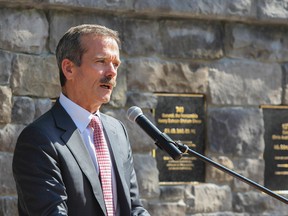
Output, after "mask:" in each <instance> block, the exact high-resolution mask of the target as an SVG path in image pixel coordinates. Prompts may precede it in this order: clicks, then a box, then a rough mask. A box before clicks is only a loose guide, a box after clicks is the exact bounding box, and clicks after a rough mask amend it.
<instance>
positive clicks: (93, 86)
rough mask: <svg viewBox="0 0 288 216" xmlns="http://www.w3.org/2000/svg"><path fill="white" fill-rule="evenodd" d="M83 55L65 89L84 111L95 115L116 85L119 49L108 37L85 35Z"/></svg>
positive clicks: (82, 40)
mask: <svg viewBox="0 0 288 216" xmlns="http://www.w3.org/2000/svg"><path fill="white" fill-rule="evenodd" d="M81 43H82V46H83V47H85V48H86V52H85V53H84V54H83V56H82V59H81V65H80V66H79V67H78V66H76V65H74V66H73V73H74V75H73V76H72V79H70V82H69V81H68V80H67V81H68V82H69V84H68V83H67V84H68V85H70V87H69V88H67V90H68V92H67V96H68V97H69V98H70V99H71V100H72V101H74V102H75V103H77V104H78V105H80V106H81V107H83V108H84V109H86V110H88V111H89V112H95V111H96V110H98V109H99V108H100V106H101V105H102V104H103V103H107V102H109V100H110V96H111V93H112V90H113V88H114V86H115V85H116V76H117V69H118V67H119V65H120V59H119V47H118V44H117V42H116V41H115V40H114V39H113V38H110V37H101V36H95V35H92V34H91V35H86V36H83V37H82V38H81Z"/></svg>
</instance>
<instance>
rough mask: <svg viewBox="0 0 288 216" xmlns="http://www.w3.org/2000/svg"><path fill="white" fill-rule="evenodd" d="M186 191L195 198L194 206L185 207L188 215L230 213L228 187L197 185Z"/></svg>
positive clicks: (229, 190)
mask: <svg viewBox="0 0 288 216" xmlns="http://www.w3.org/2000/svg"><path fill="white" fill-rule="evenodd" d="M187 190H188V191H187V193H191V194H193V196H194V198H195V203H194V204H195V205H194V206H187V213H189V214H193V213H210V212H219V211H232V195H231V189H230V187H228V186H218V185H214V184H198V185H193V186H191V187H187ZM190 190H191V191H190ZM224 203H225V204H224Z"/></svg>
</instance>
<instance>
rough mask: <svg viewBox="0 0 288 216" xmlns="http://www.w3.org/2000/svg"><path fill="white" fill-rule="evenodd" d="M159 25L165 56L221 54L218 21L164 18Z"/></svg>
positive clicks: (218, 56)
mask: <svg viewBox="0 0 288 216" xmlns="http://www.w3.org/2000/svg"><path fill="white" fill-rule="evenodd" d="M160 26H161V27H160V35H161V43H162V47H163V53H162V54H163V55H164V56H165V57H169V58H176V59H179V58H184V59H189V60H191V59H216V58H221V57H222V56H223V50H222V39H221V38H222V32H221V29H222V27H221V24H220V23H212V22H203V21H199V20H198V21H192V20H189V21H179V20H173V21H170V20H166V21H162V22H161V23H160Z"/></svg>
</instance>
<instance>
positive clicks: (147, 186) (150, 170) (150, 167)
mask: <svg viewBox="0 0 288 216" xmlns="http://www.w3.org/2000/svg"><path fill="white" fill-rule="evenodd" d="M133 158H134V167H135V171H136V175H137V180H138V184H139V191H140V194H141V197H143V198H155V197H158V196H159V194H160V189H159V181H158V174H159V171H158V169H157V165H156V161H155V159H154V158H153V157H151V155H149V154H134V155H133ZM143 164H145V166H143Z"/></svg>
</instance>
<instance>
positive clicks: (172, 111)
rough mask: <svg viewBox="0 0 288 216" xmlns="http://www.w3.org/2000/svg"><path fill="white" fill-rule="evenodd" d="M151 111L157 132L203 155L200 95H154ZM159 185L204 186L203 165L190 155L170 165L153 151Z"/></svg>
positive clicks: (164, 155) (169, 160)
mask: <svg viewBox="0 0 288 216" xmlns="http://www.w3.org/2000/svg"><path fill="white" fill-rule="evenodd" d="M156 95H157V97H158V104H157V107H156V109H155V111H154V115H155V121H156V125H157V127H158V128H159V130H160V131H162V132H163V133H165V134H167V135H168V136H169V137H170V138H171V139H172V140H174V141H178V140H179V141H181V142H182V143H183V144H186V145H188V146H189V148H191V149H193V150H194V151H196V152H198V153H200V154H203V153H204V143H205V132H204V131H205V97H204V95H200V94H168V93H167V94H166V93H162V94H156ZM153 154H154V156H155V158H156V160H157V166H158V169H159V181H160V184H162V185H163V184H175V183H176V184H178V183H191V182H204V180H205V164H204V162H202V161H201V160H199V159H197V158H196V157H194V156H193V155H188V154H185V155H183V157H182V158H181V159H180V160H177V161H174V160H173V159H172V158H171V157H170V156H169V155H168V154H167V153H166V152H164V151H162V150H161V149H159V148H157V149H155V151H154V153H153Z"/></svg>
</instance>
